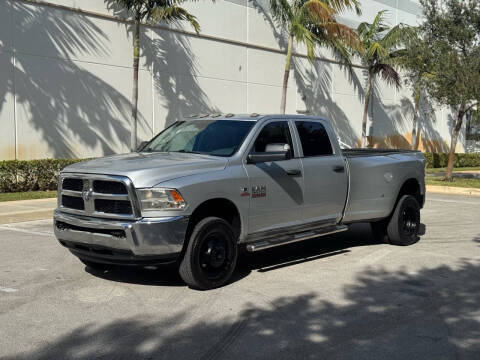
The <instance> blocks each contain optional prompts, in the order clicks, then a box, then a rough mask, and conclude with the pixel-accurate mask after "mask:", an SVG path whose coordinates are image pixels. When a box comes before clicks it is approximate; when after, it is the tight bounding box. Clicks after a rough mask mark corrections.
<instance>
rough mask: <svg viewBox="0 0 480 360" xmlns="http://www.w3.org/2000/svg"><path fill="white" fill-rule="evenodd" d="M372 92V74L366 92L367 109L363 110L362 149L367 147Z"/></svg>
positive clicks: (369, 76) (369, 74)
mask: <svg viewBox="0 0 480 360" xmlns="http://www.w3.org/2000/svg"><path fill="white" fill-rule="evenodd" d="M371 92H372V74H371V73H370V72H369V73H368V82H367V91H366V92H365V107H364V109H363V121H362V148H363V147H365V146H367V120H368V105H369V104H370V97H371Z"/></svg>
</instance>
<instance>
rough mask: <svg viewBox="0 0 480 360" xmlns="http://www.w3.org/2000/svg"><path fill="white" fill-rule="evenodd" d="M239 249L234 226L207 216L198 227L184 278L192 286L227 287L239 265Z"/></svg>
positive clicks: (183, 270)
mask: <svg viewBox="0 0 480 360" xmlns="http://www.w3.org/2000/svg"><path fill="white" fill-rule="evenodd" d="M237 257H238V250H237V243H236V238H235V235H234V232H233V230H232V227H231V226H230V224H229V223H227V222H226V221H225V220H223V219H220V218H217V217H207V218H205V219H203V220H201V221H199V222H198V224H196V225H195V227H194V229H193V231H192V233H191V235H190V238H189V242H188V246H187V249H186V251H185V255H184V256H183V259H182V261H181V263H180V268H179V272H180V276H181V277H182V279H183V281H185V283H187V285H188V286H190V287H192V288H195V289H199V290H209V289H214V288H217V287H220V286H223V285H225V284H226V283H227V282H228V281H229V280H230V277H231V276H232V273H233V271H234V270H235V265H236V263H237Z"/></svg>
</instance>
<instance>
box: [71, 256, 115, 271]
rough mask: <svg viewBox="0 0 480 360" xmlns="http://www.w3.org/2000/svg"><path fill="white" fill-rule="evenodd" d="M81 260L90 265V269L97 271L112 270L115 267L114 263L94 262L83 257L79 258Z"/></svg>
mask: <svg viewBox="0 0 480 360" xmlns="http://www.w3.org/2000/svg"><path fill="white" fill-rule="evenodd" d="M79 260H80V261H81V262H82V263H84V264H85V265H86V266H87V267H89V268H90V269H92V270H95V271H105V270H110V269H112V267H113V265H109V264H102V263H97V262H94V261H89V260H85V259H81V258H79Z"/></svg>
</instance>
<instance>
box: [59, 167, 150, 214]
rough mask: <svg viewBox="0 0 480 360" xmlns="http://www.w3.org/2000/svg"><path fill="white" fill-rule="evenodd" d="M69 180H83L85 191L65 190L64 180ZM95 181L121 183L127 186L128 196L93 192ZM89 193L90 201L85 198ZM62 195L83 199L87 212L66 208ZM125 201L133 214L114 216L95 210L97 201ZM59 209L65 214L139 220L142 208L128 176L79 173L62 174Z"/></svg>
mask: <svg viewBox="0 0 480 360" xmlns="http://www.w3.org/2000/svg"><path fill="white" fill-rule="evenodd" d="M67 178H75V179H82V181H83V191H74V190H63V188H62V186H63V180H64V179H67ZM95 180H103V181H112V182H119V183H122V184H123V185H125V188H126V190H127V194H105V193H97V192H94V191H93V182H94V181H95ZM85 191H88V192H89V197H88V199H85V198H83V193H84V192H85ZM62 195H67V196H74V197H80V198H83V201H84V204H85V210H75V209H71V208H67V207H64V206H63V205H62ZM96 199H102V200H123V201H129V202H130V206H131V208H132V214H113V213H104V212H100V211H96V210H95V200H96ZM58 208H59V209H60V210H61V211H62V212H65V213H70V214H77V215H84V216H94V217H101V218H109V219H139V218H141V213H140V207H139V205H138V200H137V195H136V192H135V188H134V186H133V183H132V181H131V180H130V179H129V178H128V177H126V176H117V175H100V174H79V173H62V174H60V178H59V181H58Z"/></svg>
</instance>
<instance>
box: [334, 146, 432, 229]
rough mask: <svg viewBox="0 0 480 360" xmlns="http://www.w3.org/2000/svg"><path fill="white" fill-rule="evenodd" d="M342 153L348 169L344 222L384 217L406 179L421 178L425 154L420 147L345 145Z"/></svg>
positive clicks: (390, 208)
mask: <svg viewBox="0 0 480 360" xmlns="http://www.w3.org/2000/svg"><path fill="white" fill-rule="evenodd" d="M342 153H343V156H344V157H345V158H346V161H347V163H348V173H349V194H348V200H347V205H346V207H345V213H344V218H343V222H344V223H349V222H356V221H372V220H375V219H382V218H385V217H387V216H388V215H389V214H390V212H391V211H392V209H393V207H394V204H395V201H396V198H397V195H398V192H399V190H400V188H401V186H402V185H403V184H404V183H405V181H407V180H408V179H419V181H422V179H424V176H425V174H424V170H425V169H424V162H423V161H424V157H423V154H422V153H421V152H420V151H415V150H394V149H345V150H342ZM421 187H422V188H423V187H424V184H423V183H422V184H421Z"/></svg>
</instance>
